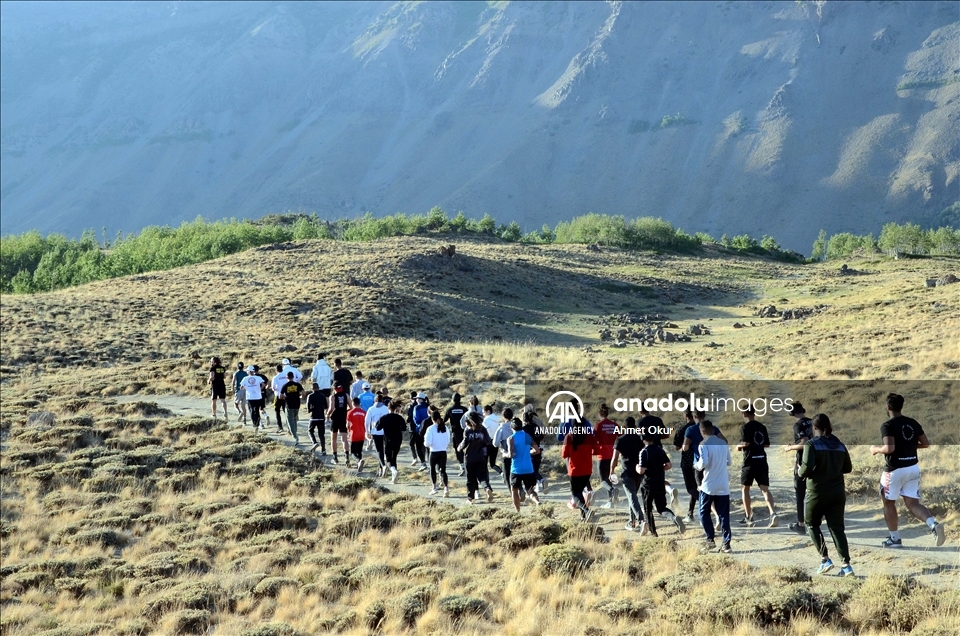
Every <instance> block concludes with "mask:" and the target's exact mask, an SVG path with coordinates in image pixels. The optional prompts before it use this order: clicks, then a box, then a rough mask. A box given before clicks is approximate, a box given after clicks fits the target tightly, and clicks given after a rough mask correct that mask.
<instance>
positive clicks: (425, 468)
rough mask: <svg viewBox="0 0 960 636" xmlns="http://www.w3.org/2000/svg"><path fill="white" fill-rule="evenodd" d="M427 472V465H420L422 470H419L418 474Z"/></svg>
mask: <svg viewBox="0 0 960 636" xmlns="http://www.w3.org/2000/svg"><path fill="white" fill-rule="evenodd" d="M426 470H427V465H426V464H420V470H418V471H417V472H418V473H422V472H425V471H426Z"/></svg>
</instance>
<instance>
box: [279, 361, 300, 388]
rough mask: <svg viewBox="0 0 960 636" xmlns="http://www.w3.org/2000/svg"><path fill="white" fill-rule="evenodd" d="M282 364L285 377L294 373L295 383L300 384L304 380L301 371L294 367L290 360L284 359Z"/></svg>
mask: <svg viewBox="0 0 960 636" xmlns="http://www.w3.org/2000/svg"><path fill="white" fill-rule="evenodd" d="M281 364H283V374H284V376H286V374H287V373H293V381H294V382H300V381H301V380H303V373H301V372H300V369H298V368H297V367H295V366H293V364H292V363H291V362H290V358H284V359H283V362H282V363H281Z"/></svg>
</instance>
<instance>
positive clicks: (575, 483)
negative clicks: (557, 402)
mask: <svg viewBox="0 0 960 636" xmlns="http://www.w3.org/2000/svg"><path fill="white" fill-rule="evenodd" d="M586 431H587V429H585V428H583V429H581V428H580V427H577V426H574V427H571V429H570V432H569V433H567V436H566V437H564V439H563V448H562V449H561V450H560V456H561V457H562V458H564V459H566V460H567V474H568V475H569V476H570V491H571V493H572V494H573V498H574V500H575V501H576V504H577V508H579V509H580V518H581V519H582V520H583V521H590V519H591V518H592V517H593V511H592V510H590V505H589V504H588V503H587V493H588V492H589V491H590V475H592V474H593V452H594V449H595V448H596V440H595V438H594V436H593V435H592V434H590V433H587V432H586Z"/></svg>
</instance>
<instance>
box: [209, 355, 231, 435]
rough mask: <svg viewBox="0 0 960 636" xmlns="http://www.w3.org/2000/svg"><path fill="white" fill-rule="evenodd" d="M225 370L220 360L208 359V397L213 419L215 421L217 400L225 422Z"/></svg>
mask: <svg viewBox="0 0 960 636" xmlns="http://www.w3.org/2000/svg"><path fill="white" fill-rule="evenodd" d="M226 376H227V368H226V367H225V366H223V365H222V364H221V363H220V358H218V357H216V356H214V357H212V358H210V380H209V383H210V396H211V400H212V402H213V419H214V420H216V419H217V400H220V403H221V404H223V421H224V422H226V421H227V417H228V414H227V382H226Z"/></svg>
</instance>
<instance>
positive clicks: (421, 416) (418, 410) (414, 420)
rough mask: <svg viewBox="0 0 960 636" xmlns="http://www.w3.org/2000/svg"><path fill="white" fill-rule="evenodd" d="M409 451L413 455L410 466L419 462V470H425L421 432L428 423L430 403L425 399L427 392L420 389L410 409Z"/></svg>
mask: <svg viewBox="0 0 960 636" xmlns="http://www.w3.org/2000/svg"><path fill="white" fill-rule="evenodd" d="M410 424H411V427H410V453H411V454H412V455H413V462H412V463H411V464H410V465H411V466H416V465H417V462H419V463H420V470H421V472H422V471H426V470H427V462H426V456H427V448H426V446H425V445H424V443H423V434H424V432H425V431H426V430H427V426H429V425H430V403H429V402H428V401H427V394H426V393H424V392H423V391H421V392H420V393H418V394H417V399H416V400H415V401H414V403H413V406H412V408H411V409H410Z"/></svg>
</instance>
